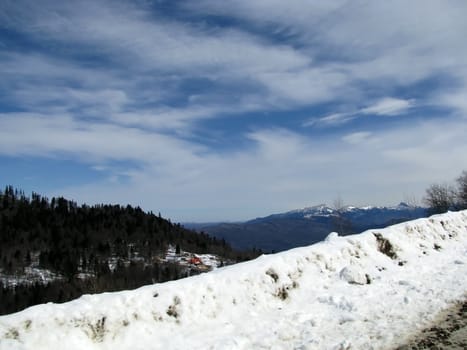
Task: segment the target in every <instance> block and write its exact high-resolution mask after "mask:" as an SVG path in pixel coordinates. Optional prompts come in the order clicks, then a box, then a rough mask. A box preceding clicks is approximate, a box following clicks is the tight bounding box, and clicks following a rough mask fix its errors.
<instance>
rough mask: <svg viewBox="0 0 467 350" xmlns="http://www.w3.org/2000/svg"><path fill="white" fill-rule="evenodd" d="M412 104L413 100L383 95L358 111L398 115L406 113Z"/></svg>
mask: <svg viewBox="0 0 467 350" xmlns="http://www.w3.org/2000/svg"><path fill="white" fill-rule="evenodd" d="M413 104H414V101H413V100H403V99H399V98H392V97H385V98H383V99H381V100H379V101H377V102H376V103H375V104H374V105H372V106H369V107H366V108H363V109H362V110H361V111H360V112H361V113H363V114H376V115H400V114H403V113H406V112H407V111H408V109H410V108H411V107H412V106H413Z"/></svg>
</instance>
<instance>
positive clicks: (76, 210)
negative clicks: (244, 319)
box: [0, 186, 258, 314]
mask: <svg viewBox="0 0 467 350" xmlns="http://www.w3.org/2000/svg"><path fill="white" fill-rule="evenodd" d="M169 246H174V247H175V246H176V250H177V252H179V251H180V249H182V251H187V252H193V253H198V254H204V253H209V254H215V255H217V256H219V257H220V259H222V263H233V262H238V261H243V260H248V259H251V258H253V257H256V256H257V255H258V252H253V251H248V252H239V251H235V250H233V249H232V248H231V247H230V246H229V245H228V244H227V243H226V242H225V241H224V240H219V239H216V238H213V237H211V236H209V235H207V234H205V233H197V232H194V231H191V230H188V229H185V228H184V227H183V226H181V225H180V224H174V223H171V222H170V220H166V219H164V218H162V217H161V216H160V214H158V215H155V214H153V213H152V212H149V213H147V212H144V211H143V210H142V209H141V208H139V207H136V208H135V207H132V206H129V205H127V206H120V205H95V206H88V205H85V204H83V205H77V203H75V202H73V201H70V200H67V199H65V198H62V197H59V198H52V199H50V200H49V199H48V198H46V197H43V196H41V195H39V194H37V193H32V195H31V196H30V197H28V196H26V195H25V194H24V192H23V191H20V190H17V189H13V187H11V186H7V187H6V188H5V190H4V191H0V276H3V277H5V276H22V275H25V272H27V271H28V269H31V268H34V269H36V270H38V271H47V272H48V273H49V274H50V275H51V276H55V277H52V278H51V277H50V276H49V277H48V278H46V277H44V278H43V279H42V280H40V279H39V280H25V281H24V282H23V283H15V284H14V285H8V284H7V283H6V282H5V281H6V280H5V279H4V278H2V279H1V283H2V285H1V286H0V287H1V288H0V314H7V313H12V312H16V311H18V310H21V309H24V308H26V307H28V306H31V305H35V304H38V303H44V302H49V301H52V302H65V301H68V300H71V299H74V298H76V297H79V296H80V295H82V294H87V293H100V292H107V291H118V290H124V289H132V288H137V287H139V286H142V285H145V284H150V283H156V282H164V281H168V280H174V279H178V278H182V277H186V276H188V275H189V274H193V273H197V271H192V270H189V269H187V268H186V267H184V266H181V265H180V264H178V263H177V262H173V261H167V259H164V256H165V254H166V252H167V249H168V247H169Z"/></svg>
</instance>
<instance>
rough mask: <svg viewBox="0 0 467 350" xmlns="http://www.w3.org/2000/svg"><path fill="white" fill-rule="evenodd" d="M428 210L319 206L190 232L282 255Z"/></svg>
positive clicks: (404, 205) (405, 206)
mask: <svg viewBox="0 0 467 350" xmlns="http://www.w3.org/2000/svg"><path fill="white" fill-rule="evenodd" d="M426 215H427V209H426V208H424V207H419V206H412V205H409V204H407V203H404V202H401V203H399V204H398V205H396V206H365V207H355V206H345V207H343V208H339V209H335V208H332V207H330V206H327V205H326V204H319V205H315V206H311V207H305V208H301V209H294V210H290V211H287V212H283V213H275V214H271V215H268V216H264V217H259V218H255V219H251V220H247V221H244V222H236V223H215V224H205V225H203V224H196V225H192V226H191V227H192V228H193V229H196V230H198V231H204V232H207V233H208V234H210V235H213V236H215V237H217V238H222V239H225V240H226V241H227V242H229V243H230V244H231V245H232V246H233V247H235V248H238V249H248V248H249V249H251V248H255V249H260V250H263V251H266V252H269V251H282V250H286V249H290V248H294V247H298V246H303V245H308V244H312V243H316V242H319V241H321V240H323V239H324V238H325V237H326V236H327V235H328V234H329V233H330V232H331V231H337V232H338V233H339V234H341V235H346V234H352V233H356V232H361V231H364V230H366V229H368V228H381V227H385V226H388V225H391V224H396V223H399V222H403V221H407V220H411V219H417V218H420V217H425V216H426Z"/></svg>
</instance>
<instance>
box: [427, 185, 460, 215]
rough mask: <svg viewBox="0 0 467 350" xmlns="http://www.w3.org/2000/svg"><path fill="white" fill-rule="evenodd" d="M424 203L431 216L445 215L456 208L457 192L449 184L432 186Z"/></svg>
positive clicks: (428, 189)
mask: <svg viewBox="0 0 467 350" xmlns="http://www.w3.org/2000/svg"><path fill="white" fill-rule="evenodd" d="M424 202H425V204H426V205H428V207H429V211H430V213H431V214H440V213H444V212H446V211H448V210H449V209H454V208H455V204H456V192H455V190H454V189H453V187H452V186H450V185H448V184H432V185H431V186H430V187H428V188H427V189H426V194H425V198H424Z"/></svg>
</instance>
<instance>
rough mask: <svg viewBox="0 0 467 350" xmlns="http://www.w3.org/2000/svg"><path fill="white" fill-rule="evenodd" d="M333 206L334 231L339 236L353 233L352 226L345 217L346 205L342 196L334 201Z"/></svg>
mask: <svg viewBox="0 0 467 350" xmlns="http://www.w3.org/2000/svg"><path fill="white" fill-rule="evenodd" d="M332 206H333V209H334V217H333V219H334V220H333V221H334V230H335V231H336V232H337V233H338V234H339V235H346V234H349V233H352V224H351V222H350V221H349V220H348V219H347V218H346V217H345V210H346V205H345V204H344V201H343V200H342V197H341V196H340V195H339V196H337V197H336V198H335V199H334V201H333V205H332Z"/></svg>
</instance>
